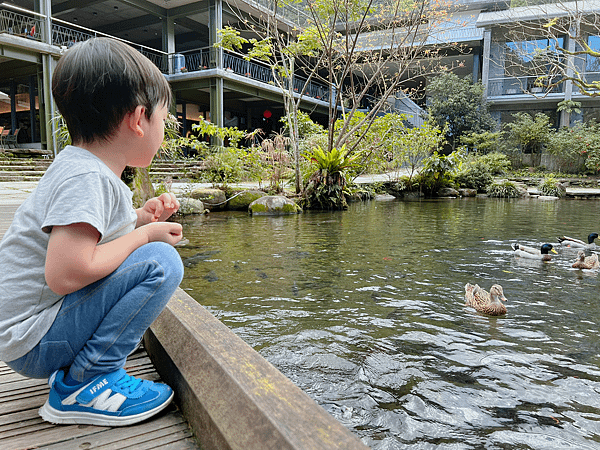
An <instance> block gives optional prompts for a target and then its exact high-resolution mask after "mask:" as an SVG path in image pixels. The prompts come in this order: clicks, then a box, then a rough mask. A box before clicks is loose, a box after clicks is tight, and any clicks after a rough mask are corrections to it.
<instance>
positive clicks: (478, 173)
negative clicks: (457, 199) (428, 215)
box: [454, 159, 494, 191]
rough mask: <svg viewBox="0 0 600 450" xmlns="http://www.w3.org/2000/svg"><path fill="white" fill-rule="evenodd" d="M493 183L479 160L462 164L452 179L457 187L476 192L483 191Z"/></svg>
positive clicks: (489, 174) (491, 177)
mask: <svg viewBox="0 0 600 450" xmlns="http://www.w3.org/2000/svg"><path fill="white" fill-rule="evenodd" d="M493 181H494V177H493V176H492V173H491V172H490V170H489V169H488V167H487V166H486V165H485V164H484V163H483V162H481V160H480V159H475V160H472V161H468V162H466V163H465V164H463V165H462V166H461V168H460V170H459V171H458V173H457V174H456V176H455V177H454V182H455V183H456V184H457V185H458V186H459V187H465V188H470V189H477V190H478V191H485V190H486V188H487V186H488V185H489V184H491V183H492V182H493Z"/></svg>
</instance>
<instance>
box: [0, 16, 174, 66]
mask: <svg viewBox="0 0 600 450" xmlns="http://www.w3.org/2000/svg"><path fill="white" fill-rule="evenodd" d="M18 9H19V10H20V8H18ZM44 18H45V16H43V15H41V14H37V13H34V12H21V11H19V12H16V11H12V10H10V9H5V8H2V9H0V33H7V34H12V35H14V36H21V37H26V38H29V39H34V40H36V41H42V40H43V39H42V35H41V27H42V25H43V22H44ZM50 36H51V37H50V39H51V42H50V43H51V44H52V45H55V46H57V47H63V48H68V47H70V46H72V45H73V44H75V43H77V42H82V41H87V40H88V39H90V38H92V37H98V36H106V37H112V38H115V37H114V36H110V35H109V34H105V33H100V32H98V31H94V30H91V29H89V28H85V27H81V26H79V25H75V24H72V23H69V22H65V21H64V20H60V19H56V18H53V19H52V29H51V33H50ZM115 39H118V38H115ZM121 40H122V39H121ZM122 41H123V42H125V43H127V44H128V45H131V46H132V47H133V48H135V49H136V50H138V51H139V52H140V53H142V54H143V55H145V56H146V57H147V58H148V59H150V60H151V61H152V62H153V63H154V64H156V66H157V67H158V68H159V69H161V71H163V72H164V71H166V69H167V61H166V53H164V52H161V51H159V50H155V49H152V48H150V47H146V46H144V45H139V44H134V43H133V42H129V41H125V40H122Z"/></svg>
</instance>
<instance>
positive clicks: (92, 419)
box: [38, 392, 174, 427]
mask: <svg viewBox="0 0 600 450" xmlns="http://www.w3.org/2000/svg"><path fill="white" fill-rule="evenodd" d="M173 395H174V392H171V396H170V397H169V398H168V399H167V400H166V401H165V402H164V403H162V404H160V405H158V406H157V407H156V408H154V409H151V410H149V411H144V412H142V413H139V414H135V415H132V416H123V417H119V416H107V415H103V414H102V413H95V412H84V411H59V410H58V409H55V408H53V407H52V406H50V403H48V402H49V400H46V403H44V406H42V407H41V408H40V409H39V411H38V413H39V415H40V416H42V419H44V420H45V421H46V422H50V423H56V424H70V425H77V424H81V425H98V426H101V427H120V426H126V425H133V424H134V423H138V422H142V421H143V420H146V419H149V418H150V417H152V416H154V415H155V414H157V413H159V412H160V411H162V410H163V409H165V408H166V407H167V406H168V405H169V403H171V400H173Z"/></svg>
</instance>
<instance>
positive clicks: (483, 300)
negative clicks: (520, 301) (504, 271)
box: [465, 283, 506, 316]
mask: <svg viewBox="0 0 600 450" xmlns="http://www.w3.org/2000/svg"><path fill="white" fill-rule="evenodd" d="M500 300H502V301H504V302H505V301H506V297H505V296H504V291H503V290H502V286H500V285H499V284H494V285H493V286H492V287H491V288H490V292H489V293H488V292H487V291H486V290H485V289H482V288H480V287H479V285H478V284H475V285H473V284H470V283H467V284H465V305H467V306H472V307H473V308H475V309H476V310H477V311H479V312H480V313H483V314H489V315H490V316H502V315H503V314H506V306H504V303H502V301H500Z"/></svg>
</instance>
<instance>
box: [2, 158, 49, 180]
mask: <svg viewBox="0 0 600 450" xmlns="http://www.w3.org/2000/svg"><path fill="white" fill-rule="evenodd" d="M50 163H52V159H49V158H48V159H44V158H23V157H6V158H2V157H0V182H7V181H39V179H40V178H41V177H42V175H44V173H45V172H46V169H47V168H48V166H49V165H50Z"/></svg>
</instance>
